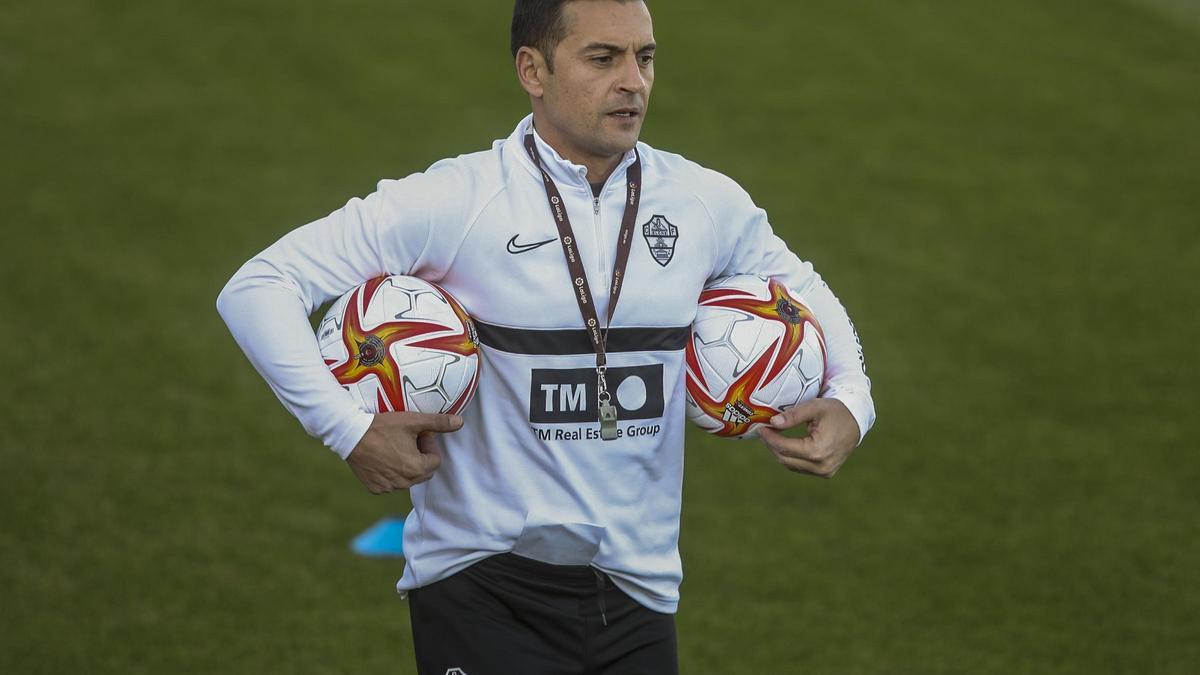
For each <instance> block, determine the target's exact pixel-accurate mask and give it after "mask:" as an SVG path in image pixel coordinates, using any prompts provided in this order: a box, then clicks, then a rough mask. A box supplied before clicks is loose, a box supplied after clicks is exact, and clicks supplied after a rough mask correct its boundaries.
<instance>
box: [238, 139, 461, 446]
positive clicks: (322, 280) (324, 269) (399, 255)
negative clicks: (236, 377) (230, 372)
mask: <svg viewBox="0 0 1200 675" xmlns="http://www.w3.org/2000/svg"><path fill="white" fill-rule="evenodd" d="M469 181H470V177H469V176H466V175H463V174H462V173H460V172H458V171H456V170H455V169H454V168H453V166H451V165H450V164H449V163H447V164H444V165H443V164H440V163H439V164H437V165H434V166H433V167H431V168H430V170H428V171H426V172H424V173H418V174H413V175H411V176H408V177H407V178H403V179H400V180H385V181H380V183H379V185H378V187H377V190H376V191H375V192H374V193H372V194H370V195H369V196H367V197H366V198H364V199H359V198H355V199H352V200H350V202H349V203H347V204H346V205H345V206H344V207H342V208H341V209H338V210H337V211H334V212H333V213H331V214H329V215H328V216H326V217H324V218H321V219H319V220H316V221H314V222H312V223H309V224H307V225H304V226H303V227H300V228H298V229H296V230H294V231H292V232H290V233H288V234H287V235H286V236H284V237H283V238H282V239H280V240H279V241H277V242H275V243H274V244H272V245H271V246H269V247H268V248H267V249H266V250H264V251H262V252H261V253H259V254H258V255H256V256H254V257H253V258H251V259H250V260H249V261H248V262H246V264H245V265H243V266H242V267H241V269H239V270H238V271H237V273H236V274H234V275H233V278H231V279H230V280H229V282H228V283H227V284H226V285H225V287H224V289H223V290H222V291H221V293H220V295H219V296H218V298H217V311H218V312H219V313H220V315H221V317H222V318H223V319H224V320H225V323H226V324H227V325H228V326H229V330H230V332H231V333H232V334H233V337H234V339H235V340H236V341H237V343H238V345H239V346H240V347H241V348H242V350H243V351H244V352H245V354H246V356H247V358H249V360H250V362H251V363H252V364H253V365H254V368H255V369H256V370H257V371H258V372H259V374H261V375H262V377H263V378H264V379H265V380H266V381H267V384H268V385H269V386H270V387H271V390H272V391H274V393H275V395H276V396H277V397H278V398H279V400H280V401H281V402H282V403H283V405H284V406H285V407H286V408H287V410H288V411H289V412H291V413H292V414H293V415H294V416H295V417H296V418H297V419H299V420H300V423H301V424H302V425H303V426H304V429H305V430H306V431H308V433H309V434H311V435H313V436H315V437H317V438H319V439H321V440H322V441H323V442H324V443H325V445H327V446H329V447H330V448H331V449H333V450H334V451H335V452H336V453H337V454H338V455H339V456H341V457H342V458H345V457H347V456H348V455H349V454H350V452H351V451H352V450H353V449H354V447H355V445H357V444H358V441H359V440H360V439H361V438H362V436H363V435H364V434H365V433H366V431H367V428H368V427H369V426H370V424H371V420H372V416H371V415H370V414H369V413H366V412H364V411H362V410H361V409H360V408H359V407H358V406H357V405H356V404H355V403H354V402H353V400H352V399H351V398H350V396H349V395H348V394H347V393H346V392H345V390H343V389H342V387H341V386H340V385H339V384H338V383H337V381H336V380H335V379H334V378H333V376H332V375H331V374H330V372H329V369H328V368H327V367H326V366H325V364H324V362H323V360H322V358H321V354H320V349H319V347H318V346H317V340H316V337H315V335H314V333H313V330H312V327H311V325H310V324H309V321H308V317H309V315H310V314H312V313H313V312H314V311H315V310H316V309H317V308H318V307H320V306H321V305H322V304H324V303H325V302H327V301H329V300H331V299H333V298H336V297H339V296H341V295H342V294H344V293H345V292H346V291H348V290H350V289H351V288H353V287H354V286H356V285H358V284H360V283H362V282H363V281H365V280H367V279H371V278H374V277H377V276H379V275H382V274H414V275H419V276H422V277H424V278H430V279H436V278H438V276H439V275H440V273H441V272H443V271H444V269H445V267H446V266H447V265H448V264H449V260H450V259H451V258H452V256H453V252H454V248H455V246H456V245H457V243H458V242H460V241H461V238H462V232H463V230H464V229H465V226H466V221H467V216H468V214H465V213H462V212H461V211H462V210H463V208H464V207H463V204H464V201H465V200H462V199H461V198H460V195H461V193H462V191H464V190H467V189H469V185H468V182H469Z"/></svg>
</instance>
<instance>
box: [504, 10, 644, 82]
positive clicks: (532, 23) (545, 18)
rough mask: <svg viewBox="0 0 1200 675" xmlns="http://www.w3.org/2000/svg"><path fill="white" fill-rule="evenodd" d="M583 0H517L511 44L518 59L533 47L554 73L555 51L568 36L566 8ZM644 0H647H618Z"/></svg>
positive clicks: (514, 55)
mask: <svg viewBox="0 0 1200 675" xmlns="http://www.w3.org/2000/svg"><path fill="white" fill-rule="evenodd" d="M578 1H580V0H517V1H516V4H514V5H513V18H512V32H511V35H510V38H509V47H510V48H511V49H512V55H513V58H514V59H515V58H516V57H517V52H518V51H519V50H520V49H521V47H533V48H534V49H536V50H538V51H539V52H541V53H542V56H544V57H546V66H547V67H548V68H549V69H550V72H554V50H555V49H556V48H557V47H558V43H560V42H562V41H563V38H565V37H567V26H566V22H565V21H564V19H563V7H564V6H565V5H566V4H567V3H568V2H578ZM616 1H617V2H622V3H625V2H645V0H616Z"/></svg>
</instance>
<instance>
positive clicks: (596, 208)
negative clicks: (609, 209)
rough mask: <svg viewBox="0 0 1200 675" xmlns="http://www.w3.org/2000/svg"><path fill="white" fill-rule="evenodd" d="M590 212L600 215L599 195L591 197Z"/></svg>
mask: <svg viewBox="0 0 1200 675" xmlns="http://www.w3.org/2000/svg"><path fill="white" fill-rule="evenodd" d="M592 213H594V214H596V215H597V216H598V215H600V198H599V197H596V198H594V199H592Z"/></svg>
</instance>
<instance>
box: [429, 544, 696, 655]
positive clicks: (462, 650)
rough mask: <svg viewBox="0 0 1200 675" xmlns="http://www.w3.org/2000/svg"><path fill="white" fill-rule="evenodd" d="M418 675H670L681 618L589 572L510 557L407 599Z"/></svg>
mask: <svg viewBox="0 0 1200 675" xmlns="http://www.w3.org/2000/svg"><path fill="white" fill-rule="evenodd" d="M408 605H409V611H410V612H411V614H412V629H413V644H414V646H415V647H416V654H417V672H418V673H419V674H420V675H446V674H447V673H449V674H451V675H593V674H595V675H601V674H603V675H635V674H636V675H671V674H673V673H678V672H679V665H678V653H677V648H676V644H675V615H673V614H662V613H660V612H655V611H653V610H650V609H647V608H646V607H643V606H642V605H640V604H638V603H637V601H635V600H634V599H633V598H631V597H629V596H628V595H626V594H625V593H624V592H623V591H621V590H620V589H619V588H617V587H616V585H615V584H613V582H612V579H611V578H609V577H608V576H607V575H605V574H603V573H601V572H599V571H598V570H596V569H595V568H593V567H589V566H587V565H550V564H547V563H543V562H539V561H536V560H533V559H530V558H525V557H522V556H519V555H515V554H512V553H505V554H501V555H495V556H492V557H490V558H486V559H484V560H481V561H479V562H478V563H475V564H474V565H472V566H471V567H468V568H467V569H465V570H462V571H461V572H458V573H457V574H454V575H451V576H449V577H447V578H445V579H442V580H441V581H438V582H435V583H433V584H430V585H428V586H425V587H422V588H418V589H414V590H412V591H409V594H408Z"/></svg>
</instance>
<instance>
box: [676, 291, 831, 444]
mask: <svg viewBox="0 0 1200 675" xmlns="http://www.w3.org/2000/svg"><path fill="white" fill-rule="evenodd" d="M685 358H686V363H687V374H686V378H687V416H688V419H689V420H691V421H692V422H694V423H695V424H696V425H698V426H699V427H700V428H702V429H704V430H705V431H708V432H709V433H712V434H716V435H717V436H723V437H729V438H754V437H757V436H758V429H759V428H760V427H762V426H763V425H766V424H768V423H769V422H770V419H771V418H772V417H773V416H775V415H776V414H778V413H780V412H783V411H784V410H787V409H788V408H791V407H792V406H795V405H797V404H798V403H801V402H803V401H807V400H810V399H813V398H816V397H817V395H818V394H819V393H820V391H821V386H822V383H823V381H824V379H825V336H824V334H823V333H822V332H821V325H820V324H819V323H818V322H817V319H816V317H815V316H814V315H813V312H812V310H810V309H809V308H808V307H807V306H806V305H805V304H804V303H803V302H802V301H801V300H800V299H799V298H798V297H796V296H795V295H794V294H793V293H791V292H790V291H789V290H788V289H787V287H786V286H784V285H783V284H782V283H780V282H779V281H776V280H774V279H767V278H766V277H760V276H756V275H749V274H742V275H736V276H731V277H726V278H724V279H720V280H718V281H716V282H714V283H712V284H710V285H709V286H707V287H705V289H704V292H702V293H701V294H700V307H699V309H698V310H697V313H696V320H695V322H694V323H693V324H692V335H691V340H690V341H689V342H688V345H687V350H686V354H685Z"/></svg>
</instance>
